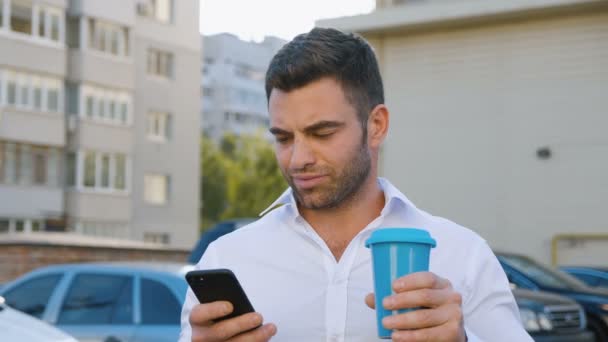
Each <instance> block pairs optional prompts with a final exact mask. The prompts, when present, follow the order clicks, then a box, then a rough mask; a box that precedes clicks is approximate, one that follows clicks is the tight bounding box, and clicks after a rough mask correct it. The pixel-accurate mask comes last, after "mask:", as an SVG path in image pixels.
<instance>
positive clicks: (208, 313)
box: [190, 301, 233, 326]
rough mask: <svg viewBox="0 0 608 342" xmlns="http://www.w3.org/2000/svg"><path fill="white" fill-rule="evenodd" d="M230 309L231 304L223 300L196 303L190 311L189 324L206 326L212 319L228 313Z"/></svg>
mask: <svg viewBox="0 0 608 342" xmlns="http://www.w3.org/2000/svg"><path fill="white" fill-rule="evenodd" d="M232 310H233V308H232V304H231V303H230V302H225V301H219V302H213V303H207V304H197V305H195V306H194V307H192V311H190V325H192V326H194V325H197V326H208V325H210V324H211V323H212V321H213V320H216V319H218V318H222V317H224V316H226V315H228V314H230V313H231V312H232Z"/></svg>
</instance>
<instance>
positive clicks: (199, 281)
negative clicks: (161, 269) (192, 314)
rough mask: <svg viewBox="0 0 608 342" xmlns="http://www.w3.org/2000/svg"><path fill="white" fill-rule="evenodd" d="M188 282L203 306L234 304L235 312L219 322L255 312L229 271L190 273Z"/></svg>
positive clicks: (213, 270)
mask: <svg viewBox="0 0 608 342" xmlns="http://www.w3.org/2000/svg"><path fill="white" fill-rule="evenodd" d="M186 281H187V282H188V285H190V288H191V289H192V292H194V295H196V298H198V301H199V302H200V303H201V304H203V303H211V302H216V301H228V302H230V303H232V306H233V308H234V310H233V311H232V312H231V313H230V314H229V315H227V316H224V317H222V318H219V319H217V320H216V321H218V322H219V321H222V320H225V319H229V318H233V317H237V316H240V315H243V314H246V313H249V312H254V311H255V310H253V306H252V305H251V303H250V302H249V298H247V295H246V294H245V291H243V288H242V287H241V284H240V283H239V281H238V280H237V279H236V276H235V275H234V273H232V271H230V270H228V269H212V270H196V271H190V272H188V273H187V274H186Z"/></svg>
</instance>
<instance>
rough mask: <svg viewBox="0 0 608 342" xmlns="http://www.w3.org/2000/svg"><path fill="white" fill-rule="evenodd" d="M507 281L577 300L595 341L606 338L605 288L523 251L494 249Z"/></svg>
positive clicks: (607, 304)
mask: <svg viewBox="0 0 608 342" xmlns="http://www.w3.org/2000/svg"><path fill="white" fill-rule="evenodd" d="M496 256H497V257H498V260H499V261H500V263H501V264H502V267H503V269H504V270H505V273H506V274H507V277H508V278H509V281H510V282H511V283H512V284H514V285H515V286H517V287H518V288H523V289H528V290H533V291H547V292H551V293H555V294H559V295H562V296H566V297H568V298H571V299H573V300H575V301H576V302H578V303H579V304H580V305H581V306H582V307H583V308H584V310H585V314H586V315H587V328H588V329H589V330H591V331H592V332H593V334H594V335H595V337H596V340H597V341H600V342H608V290H604V289H599V288H591V287H589V286H587V285H585V284H584V283H583V282H581V281H579V280H578V279H576V278H574V277H572V276H570V275H568V274H567V273H565V272H562V271H559V270H557V269H553V268H550V267H547V266H544V265H542V264H541V263H539V262H537V261H535V260H533V259H531V258H529V257H527V256H523V255H518V254H510V253H496Z"/></svg>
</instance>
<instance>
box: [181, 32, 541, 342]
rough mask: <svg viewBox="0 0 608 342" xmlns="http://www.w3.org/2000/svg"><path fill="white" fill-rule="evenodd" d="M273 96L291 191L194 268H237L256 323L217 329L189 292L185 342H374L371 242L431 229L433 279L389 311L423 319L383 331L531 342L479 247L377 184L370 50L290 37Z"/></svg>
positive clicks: (400, 285) (497, 270) (414, 284)
mask: <svg viewBox="0 0 608 342" xmlns="http://www.w3.org/2000/svg"><path fill="white" fill-rule="evenodd" d="M266 95H267V98H268V106H269V113H270V123H271V128H270V132H271V133H272V134H273V135H274V137H275V139H276V143H275V152H276V157H277V161H278V163H279V166H280V168H281V171H282V172H283V175H284V176H285V179H286V180H287V182H288V183H289V185H290V188H289V189H288V190H287V191H286V192H285V193H284V194H283V195H281V196H280V197H279V199H278V200H277V201H276V202H275V203H274V204H273V205H271V206H270V208H269V209H267V210H266V212H267V213H266V214H265V216H264V217H262V218H261V219H259V220H258V221H256V222H254V223H252V224H250V225H249V226H247V227H244V228H241V229H240V230H238V231H236V232H234V233H232V234H229V235H226V236H224V237H222V238H220V239H218V240H217V241H216V242H214V243H213V244H212V245H211V246H210V247H209V248H208V250H207V252H206V253H205V254H204V255H203V257H202V258H201V261H200V262H199V264H198V265H197V266H198V268H201V269H208V268H228V269H231V270H232V271H233V272H234V273H235V274H236V276H237V278H238V279H239V280H240V282H241V284H242V286H243V288H244V290H245V292H246V293H247V294H248V296H249V299H250V300H251V302H252V304H253V306H254V308H255V309H256V310H257V312H256V313H250V314H246V315H242V316H240V317H236V318H232V319H229V320H225V321H221V322H217V323H214V322H216V319H217V318H220V317H222V316H225V315H226V314H228V313H229V312H230V311H231V310H232V307H231V305H230V304H229V303H227V302H214V303H210V304H198V301H197V300H196V298H195V297H194V295H193V293H192V292H191V291H189V292H188V295H187V299H186V302H185V304H184V309H183V312H182V335H181V338H180V340H181V341H228V340H229V341H268V340H270V339H273V340H276V341H289V342H293V341H296V342H297V341H306V342H308V341H377V340H378V337H377V330H376V325H375V324H376V322H375V312H374V310H373V309H374V304H373V303H374V297H373V294H372V293H371V292H373V282H372V277H373V275H372V269H371V260H370V259H371V256H370V252H369V250H368V249H366V248H365V247H364V243H365V240H366V239H367V238H368V237H369V236H370V235H371V233H372V232H373V231H374V230H375V229H376V228H379V227H418V228H423V229H426V230H428V231H429V232H430V234H431V235H432V236H433V237H434V238H435V239H436V240H437V248H435V249H434V250H433V251H432V254H431V262H430V272H420V273H414V274H411V275H408V276H405V277H402V278H400V279H397V280H396V281H395V282H394V284H393V287H394V292H395V294H394V295H391V296H389V297H387V298H384V301H383V304H384V306H385V307H386V308H387V309H390V310H395V309H400V308H414V307H420V308H421V309H419V310H416V311H412V312H408V313H405V314H400V315H394V316H391V317H389V318H387V319H385V320H384V322H383V324H384V325H385V327H386V328H388V329H391V330H393V331H394V332H393V335H392V338H393V340H395V341H466V340H468V341H492V342H494V341H509V342H511V341H531V338H530V337H529V336H528V334H527V333H526V332H525V331H524V329H523V328H522V326H521V323H520V319H519V313H518V309H517V306H516V304H515V301H514V299H513V296H512V294H511V291H510V289H509V286H508V282H507V279H506V277H505V274H504V273H503V271H502V269H501V267H500V265H499V263H498V262H497V260H496V258H495V256H494V255H493V254H492V252H491V250H490V248H489V247H488V246H487V244H486V243H485V241H484V240H483V239H481V238H480V237H479V236H478V235H476V234H475V233H473V232H472V231H470V230H468V229H466V228H463V227H461V226H458V225H456V224H454V223H452V222H450V221H448V220H445V219H442V218H439V217H434V216H431V215H430V214H428V213H426V212H424V211H422V210H420V209H418V208H416V207H415V206H414V205H413V204H412V203H411V202H410V201H409V200H408V199H407V198H406V197H405V196H404V195H403V194H402V193H400V192H399V191H398V190H397V189H396V188H395V187H394V186H393V185H391V183H389V181H388V180H385V179H381V178H378V176H377V174H378V151H379V149H380V146H381V144H382V142H383V141H384V139H385V137H386V135H387V131H388V126H389V112H388V109H387V107H386V106H385V105H384V95H383V88H382V80H381V77H380V72H379V70H378V65H377V62H376V59H375V56H374V54H373V51H372V49H371V48H370V46H369V45H368V44H367V43H366V42H365V41H364V40H363V39H361V38H359V37H357V36H354V35H350V34H343V33H341V32H339V31H336V30H333V29H319V28H316V29H313V30H312V31H310V32H309V33H307V34H303V35H300V36H298V37H296V38H295V39H294V40H293V41H291V42H290V43H288V44H287V45H286V46H285V47H283V48H282V49H281V50H280V51H279V52H278V53H277V55H276V56H275V57H274V58H273V60H272V61H271V63H270V66H269V68H268V71H267V74H266ZM403 176H404V177H407V175H403ZM279 204H283V205H282V206H280V207H278V208H275V207H276V206H277V205H279ZM263 214H264V213H263ZM262 315H263V316H262Z"/></svg>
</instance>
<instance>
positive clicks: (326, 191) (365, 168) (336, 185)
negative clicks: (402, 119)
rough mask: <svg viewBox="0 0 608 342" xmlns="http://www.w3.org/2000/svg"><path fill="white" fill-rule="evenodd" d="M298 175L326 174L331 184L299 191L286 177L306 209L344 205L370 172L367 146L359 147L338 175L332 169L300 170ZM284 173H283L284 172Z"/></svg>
mask: <svg viewBox="0 0 608 342" xmlns="http://www.w3.org/2000/svg"><path fill="white" fill-rule="evenodd" d="M297 172H298V173H314V174H327V175H328V176H329V177H330V179H331V182H330V183H328V184H322V185H319V186H318V187H315V188H312V189H310V190H303V191H300V190H298V188H297V187H296V186H295V185H294V182H293V179H292V177H291V176H286V177H285V178H286V179H287V182H288V183H289V185H290V186H291V189H292V191H293V193H294V196H295V198H296V201H297V202H298V204H299V205H301V206H303V207H304V208H306V209H315V210H322V209H331V208H336V207H338V206H340V205H343V204H346V203H347V202H348V201H349V200H351V199H352V198H353V197H354V196H356V195H357V193H358V192H359V190H360V189H361V187H362V186H363V184H364V183H365V181H366V180H367V177H368V176H369V174H370V172H371V156H370V153H369V150H368V149H367V144H366V143H365V142H364V143H361V146H360V147H359V149H358V150H357V151H355V155H354V156H353V158H351V159H350V160H349V161H348V162H347V163H346V164H345V166H344V168H343V169H342V171H341V172H340V173H339V174H336V173H335V170H332V169H323V168H320V169H314V168H311V169H301V170H298V171H297ZM284 173H285V172H284Z"/></svg>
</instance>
